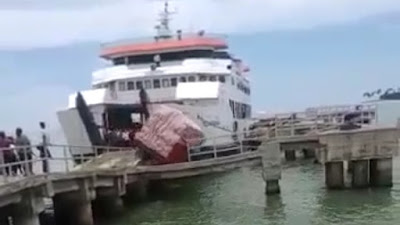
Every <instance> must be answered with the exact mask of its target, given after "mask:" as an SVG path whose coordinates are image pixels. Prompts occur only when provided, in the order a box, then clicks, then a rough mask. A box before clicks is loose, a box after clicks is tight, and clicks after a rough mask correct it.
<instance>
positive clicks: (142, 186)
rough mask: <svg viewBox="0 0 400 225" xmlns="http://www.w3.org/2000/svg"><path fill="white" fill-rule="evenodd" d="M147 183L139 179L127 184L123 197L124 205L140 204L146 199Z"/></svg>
mask: <svg viewBox="0 0 400 225" xmlns="http://www.w3.org/2000/svg"><path fill="white" fill-rule="evenodd" d="M147 192H148V181H147V180H145V179H139V180H138V181H136V182H134V183H131V184H128V185H127V187H126V194H125V195H124V196H123V200H124V203H126V204H134V203H137V202H142V201H144V200H145V199H146V198H147Z"/></svg>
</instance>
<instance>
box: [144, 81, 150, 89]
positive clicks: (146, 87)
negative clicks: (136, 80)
mask: <svg viewBox="0 0 400 225" xmlns="http://www.w3.org/2000/svg"><path fill="white" fill-rule="evenodd" d="M144 88H145V89H151V80H145V81H144Z"/></svg>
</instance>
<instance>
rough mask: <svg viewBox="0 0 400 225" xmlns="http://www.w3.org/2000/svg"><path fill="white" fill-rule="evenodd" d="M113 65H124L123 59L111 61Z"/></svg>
mask: <svg viewBox="0 0 400 225" xmlns="http://www.w3.org/2000/svg"><path fill="white" fill-rule="evenodd" d="M113 63H114V65H123V64H125V57H118V58H115V59H113Z"/></svg>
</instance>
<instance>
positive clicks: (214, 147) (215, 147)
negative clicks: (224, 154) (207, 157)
mask: <svg viewBox="0 0 400 225" xmlns="http://www.w3.org/2000/svg"><path fill="white" fill-rule="evenodd" d="M213 149H214V158H217V157H218V156H217V145H216V143H215V137H213Z"/></svg>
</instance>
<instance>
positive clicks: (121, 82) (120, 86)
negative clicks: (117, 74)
mask: <svg viewBox="0 0 400 225" xmlns="http://www.w3.org/2000/svg"><path fill="white" fill-rule="evenodd" d="M118 89H119V90H120V91H125V90H126V86H125V81H120V82H118Z"/></svg>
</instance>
